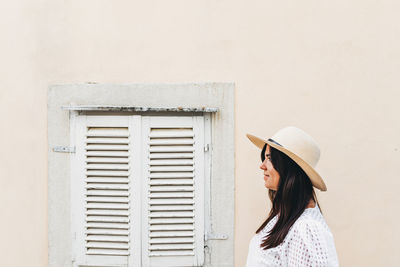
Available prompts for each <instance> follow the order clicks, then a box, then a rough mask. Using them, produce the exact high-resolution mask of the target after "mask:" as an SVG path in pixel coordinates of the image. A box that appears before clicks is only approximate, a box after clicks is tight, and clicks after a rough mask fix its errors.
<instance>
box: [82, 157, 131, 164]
mask: <svg viewBox="0 0 400 267" xmlns="http://www.w3.org/2000/svg"><path fill="white" fill-rule="evenodd" d="M86 162H87V163H125V164H128V163H129V159H128V158H106V157H87V158H86Z"/></svg>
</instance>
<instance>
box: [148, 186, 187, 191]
mask: <svg viewBox="0 0 400 267" xmlns="http://www.w3.org/2000/svg"><path fill="white" fill-rule="evenodd" d="M193 191H194V187H193V186H187V185H186V186H185V185H183V186H164V185H163V186H151V187H150V192H193Z"/></svg>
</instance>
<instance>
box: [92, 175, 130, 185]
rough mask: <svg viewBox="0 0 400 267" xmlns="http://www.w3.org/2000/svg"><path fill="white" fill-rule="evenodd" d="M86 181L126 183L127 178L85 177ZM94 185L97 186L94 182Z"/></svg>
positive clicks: (127, 181)
mask: <svg viewBox="0 0 400 267" xmlns="http://www.w3.org/2000/svg"><path fill="white" fill-rule="evenodd" d="M85 182H86V183H90V184H94V183H108V184H127V183H129V180H128V179H127V178H109V177H89V178H86V179H85ZM96 186H98V185H97V184H96Z"/></svg>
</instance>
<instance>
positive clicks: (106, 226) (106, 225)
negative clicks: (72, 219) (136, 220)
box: [86, 222, 129, 229]
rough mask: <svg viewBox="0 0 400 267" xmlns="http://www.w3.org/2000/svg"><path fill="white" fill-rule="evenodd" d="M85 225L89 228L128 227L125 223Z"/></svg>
mask: <svg viewBox="0 0 400 267" xmlns="http://www.w3.org/2000/svg"><path fill="white" fill-rule="evenodd" d="M86 227H87V228H88V229H89V228H90V229H95V228H101V229H129V225H128V224H127V223H126V222H125V223H86Z"/></svg>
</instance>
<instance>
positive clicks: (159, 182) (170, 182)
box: [149, 179, 193, 186]
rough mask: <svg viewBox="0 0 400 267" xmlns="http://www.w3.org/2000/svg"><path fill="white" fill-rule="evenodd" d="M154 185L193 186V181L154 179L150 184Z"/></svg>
mask: <svg viewBox="0 0 400 267" xmlns="http://www.w3.org/2000/svg"><path fill="white" fill-rule="evenodd" d="M149 184H150V185H151V186H153V185H193V179H152V180H151V181H150V183H149Z"/></svg>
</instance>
